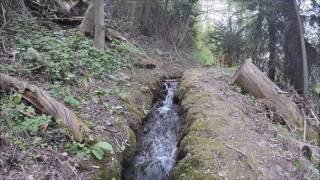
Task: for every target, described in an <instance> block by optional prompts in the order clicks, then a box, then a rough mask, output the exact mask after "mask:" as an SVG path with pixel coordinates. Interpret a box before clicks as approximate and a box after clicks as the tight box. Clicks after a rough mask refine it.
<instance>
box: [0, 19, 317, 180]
mask: <svg viewBox="0 0 320 180" xmlns="http://www.w3.org/2000/svg"><path fill="white" fill-rule="evenodd" d="M20 18H21V17H17V18H16V19H15V20H14V21H13V22H12V23H10V24H8V25H7V27H6V30H5V31H3V32H2V33H1V34H0V36H1V39H2V42H3V46H2V48H0V62H1V63H0V72H1V73H6V74H9V75H11V76H13V77H16V78H18V79H21V80H25V81H29V82H31V83H32V84H35V85H37V86H39V87H41V88H43V89H45V90H46V91H48V92H49V94H50V95H51V96H52V97H54V98H56V99H57V100H59V101H60V102H63V103H64V104H65V105H67V107H69V108H70V109H72V110H73V111H74V112H75V113H76V115H77V116H78V117H80V119H82V120H83V121H84V122H85V123H86V124H87V125H88V126H89V127H90V128H91V130H92V133H93V134H94V135H95V136H96V137H97V138H98V139H100V140H101V141H103V142H107V143H109V144H111V145H112V149H113V150H112V152H106V153H105V154H103V155H104V159H103V160H102V161H98V160H96V159H97V158H98V159H99V155H97V154H95V152H94V145H92V144H86V143H79V142H75V141H73V140H72V138H71V137H70V135H69V134H68V131H67V130H66V129H65V128H62V127H61V126H60V125H59V124H58V123H57V122H55V121H54V120H52V119H51V117H49V116H46V115H43V114H41V113H40V112H39V111H37V110H36V109H35V108H34V107H33V106H32V105H31V104H28V103H27V102H25V101H24V100H23V99H22V98H21V95H20V94H19V93H18V92H13V91H12V92H7V91H2V92H0V107H1V116H0V154H1V156H0V179H89V178H102V179H120V178H121V165H123V164H124V162H125V161H127V160H128V159H129V158H130V157H131V156H132V154H133V152H134V150H135V147H136V145H137V144H136V140H135V134H134V131H137V130H139V129H140V128H141V124H142V121H143V120H144V119H145V118H146V117H147V116H148V114H149V113H150V111H151V109H152V103H153V99H154V97H155V96H156V90H157V88H158V87H157V82H158V81H159V80H160V79H163V78H180V77H182V85H181V89H180V92H181V91H185V92H184V94H183V95H181V97H180V98H181V106H182V108H183V109H184V110H185V111H186V112H185V113H186V114H191V115H190V116H191V117H190V118H192V116H195V119H196V120H195V121H192V123H191V121H190V122H188V120H186V124H187V126H186V127H185V129H186V131H185V134H186V136H184V138H183V140H182V142H181V147H180V148H179V149H180V155H181V156H179V161H178V165H177V169H176V171H175V173H174V176H175V177H176V179H190V177H193V179H201V178H199V177H202V179H210V177H212V178H224V177H225V178H227V177H228V178H231V179H233V178H235V176H237V175H238V176H237V177H238V178H239V179H243V178H245V177H262V178H263V177H265V178H268V177H271V178H273V179H278V178H280V179H283V178H296V179H298V178H301V177H302V176H303V177H305V178H310V179H313V178H315V179H316V178H317V176H318V177H319V167H316V166H317V164H318V163H319V149H317V151H316V152H314V153H313V155H312V159H311V160H307V159H306V158H305V157H304V156H303V155H302V154H301V152H300V151H299V148H298V146H297V144H296V143H295V142H298V141H299V142H300V141H301V138H299V137H301V136H296V135H293V134H290V133H289V132H287V131H286V128H285V127H284V126H282V125H278V124H274V123H272V121H271V120H270V118H268V117H267V116H266V115H265V112H266V111H265V107H264V106H263V103H260V102H259V101H256V100H255V99H254V98H253V97H252V96H250V95H243V94H241V93H239V92H238V90H239V88H238V87H230V86H229V85H228V78H230V76H231V75H232V74H233V73H234V69H233V70H232V69H220V68H218V67H214V68H203V67H202V68H199V67H200V65H199V64H198V63H197V62H196V61H193V60H192V59H193V58H192V56H190V55H187V54H185V53H183V52H180V51H178V52H177V51H175V50H174V49H175V48H174V47H172V46H171V45H169V44H168V43H167V42H165V41H161V40H157V39H154V38H150V37H145V36H142V35H139V36H134V37H133V36H132V37H130V36H129V37H128V42H122V41H118V40H113V41H111V42H108V44H107V47H106V50H105V51H103V52H98V51H96V50H95V49H94V48H93V47H92V40H90V39H88V38H87V37H84V36H83V35H82V34H81V33H79V32H78V30H77V29H76V28H75V29H64V28H62V27H59V26H57V25H55V24H52V23H50V22H43V21H38V20H36V19H28V20H26V19H20ZM193 68H198V69H193ZM201 95H204V96H201ZM212 108H213V109H214V111H212ZM197 114H201V116H202V117H200V119H202V120H200V121H197V118H199V117H198V115H197ZM217 117H219V118H217ZM43 124H46V125H48V127H47V128H45V129H44V130H43V129H41V126H40V125H43ZM218 147H219V148H218ZM225 153H227V155H226V154H225ZM121 163H122V164H121ZM218 167H220V168H218ZM241 167H242V169H241ZM317 168H318V169H317ZM233 171H237V172H233ZM247 172H248V173H247ZM236 173H240V174H236ZM274 173H275V174H274ZM211 175H212V176H211ZM191 179H192V178H191Z"/></svg>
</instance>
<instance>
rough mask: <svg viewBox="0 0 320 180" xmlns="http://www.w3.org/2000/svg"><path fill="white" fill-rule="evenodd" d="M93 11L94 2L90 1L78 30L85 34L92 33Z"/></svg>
mask: <svg viewBox="0 0 320 180" xmlns="http://www.w3.org/2000/svg"><path fill="white" fill-rule="evenodd" d="M94 11H95V6H94V2H91V3H90V5H89V7H88V9H87V11H86V14H85V16H84V18H83V20H82V22H81V24H80V26H79V29H80V31H81V32H82V33H84V34H85V35H87V36H90V35H92V34H93V31H94V20H95V18H94V14H95V13H94Z"/></svg>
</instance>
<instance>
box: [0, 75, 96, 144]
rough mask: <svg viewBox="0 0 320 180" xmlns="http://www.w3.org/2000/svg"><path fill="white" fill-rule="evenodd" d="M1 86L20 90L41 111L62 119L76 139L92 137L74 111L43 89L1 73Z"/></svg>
mask: <svg viewBox="0 0 320 180" xmlns="http://www.w3.org/2000/svg"><path fill="white" fill-rule="evenodd" d="M0 87H1V88H3V89H6V90H12V89H13V90H15V91H18V92H20V93H21V94H22V95H23V98H24V99H25V100H26V101H28V102H30V103H31V104H32V105H34V106H35V107H36V108H37V109H38V110H39V111H41V112H43V113H44V114H47V115H51V116H52V117H53V118H54V119H55V120H61V121H62V123H63V125H64V126H65V127H67V128H68V129H69V130H70V132H71V134H72V136H73V137H74V139H75V140H77V141H80V142H81V141H83V140H85V139H86V140H87V138H90V136H89V135H90V129H89V128H88V127H87V126H86V125H85V124H84V123H83V122H82V121H80V120H79V119H78V118H77V117H76V115H75V114H74V112H73V111H71V110H69V109H68V108H67V107H66V106H65V105H63V104H62V103H60V102H58V101H57V100H55V99H54V98H52V97H50V96H49V95H48V93H47V92H46V91H44V90H43V89H41V88H39V87H37V86H35V85H32V84H29V83H28V82H25V81H20V80H18V79H15V78H13V77H10V76H8V75H6V74H1V73H0Z"/></svg>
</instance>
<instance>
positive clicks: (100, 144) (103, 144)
mask: <svg viewBox="0 0 320 180" xmlns="http://www.w3.org/2000/svg"><path fill="white" fill-rule="evenodd" d="M94 147H98V148H101V149H102V150H103V151H105V152H107V151H110V152H112V151H113V149H112V145H111V144H109V143H107V142H104V141H100V142H98V143H97V144H95V145H94Z"/></svg>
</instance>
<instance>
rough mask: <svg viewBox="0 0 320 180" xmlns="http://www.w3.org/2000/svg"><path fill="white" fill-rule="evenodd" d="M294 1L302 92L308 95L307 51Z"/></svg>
mask: <svg viewBox="0 0 320 180" xmlns="http://www.w3.org/2000/svg"><path fill="white" fill-rule="evenodd" d="M293 1H294V9H295V11H296V15H297V20H298V25H299V34H300V44H301V53H302V65H303V94H304V95H305V96H308V90H309V87H308V83H309V77H308V61H307V52H306V44H305V41H304V32H303V31H304V29H303V23H302V21H301V17H300V13H299V9H298V5H297V2H296V0H293Z"/></svg>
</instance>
